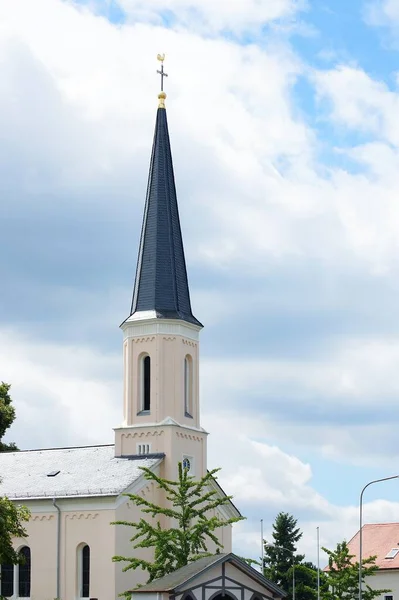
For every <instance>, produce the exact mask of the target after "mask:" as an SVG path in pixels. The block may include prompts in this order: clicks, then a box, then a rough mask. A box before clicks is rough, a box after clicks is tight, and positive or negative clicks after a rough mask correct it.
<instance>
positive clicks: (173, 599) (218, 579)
mask: <svg viewBox="0 0 399 600" xmlns="http://www.w3.org/2000/svg"><path fill="white" fill-rule="evenodd" d="M284 597H285V593H284V592H283V590H281V589H280V588H279V587H278V586H277V585H275V584H274V583H272V582H271V581H269V580H268V579H266V578H265V577H263V575H261V574H260V573H258V572H257V571H255V569H253V568H252V567H250V566H249V565H248V564H247V563H246V562H245V561H243V560H242V559H240V558H239V557H238V556H235V555H234V554H216V555H214V556H206V557H204V558H201V559H199V560H198V561H196V562H193V563H190V564H188V565H187V566H185V567H182V568H181V569H178V570H177V571H175V572H174V573H171V574H169V575H166V576H165V577H161V578H160V579H157V580H155V581H152V582H151V583H148V584H147V585H144V586H142V587H140V588H139V589H137V590H133V591H132V596H131V600H222V598H223V599H224V600H272V599H276V600H277V599H278V600H280V599H282V598H284Z"/></svg>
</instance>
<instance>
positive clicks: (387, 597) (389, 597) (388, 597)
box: [384, 596, 393, 600]
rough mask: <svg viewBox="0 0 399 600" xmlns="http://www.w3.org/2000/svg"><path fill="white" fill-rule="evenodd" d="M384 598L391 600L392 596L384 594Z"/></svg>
mask: <svg viewBox="0 0 399 600" xmlns="http://www.w3.org/2000/svg"><path fill="white" fill-rule="evenodd" d="M384 599H385V600H393V596H384Z"/></svg>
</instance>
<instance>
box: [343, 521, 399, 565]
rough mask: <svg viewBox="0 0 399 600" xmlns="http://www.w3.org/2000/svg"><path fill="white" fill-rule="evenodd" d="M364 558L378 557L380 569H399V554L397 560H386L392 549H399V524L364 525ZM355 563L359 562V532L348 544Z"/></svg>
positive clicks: (377, 563)
mask: <svg viewBox="0 0 399 600" xmlns="http://www.w3.org/2000/svg"><path fill="white" fill-rule="evenodd" d="M362 530H363V536H362V537H363V550H362V558H363V559H364V558H368V557H369V556H375V555H376V556H377V559H376V561H375V564H376V565H377V566H378V568H379V569H399V552H398V554H397V555H396V556H395V558H385V557H386V555H387V554H388V552H390V551H391V550H392V548H399V523H375V524H369V525H363V527H362ZM348 547H349V553H350V554H354V558H353V559H352V560H353V561H358V560H359V532H357V534H356V535H355V536H354V537H353V538H352V539H351V540H350V542H349V543H348Z"/></svg>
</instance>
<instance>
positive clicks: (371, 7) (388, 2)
mask: <svg viewBox="0 0 399 600" xmlns="http://www.w3.org/2000/svg"><path fill="white" fill-rule="evenodd" d="M365 17H366V22H367V23H369V24H370V25H375V26H381V25H388V26H390V27H395V25H397V24H398V23H399V3H398V0H373V1H371V2H368V3H367V4H366V9H365Z"/></svg>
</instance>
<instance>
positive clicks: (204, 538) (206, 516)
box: [113, 463, 243, 581]
mask: <svg viewBox="0 0 399 600" xmlns="http://www.w3.org/2000/svg"><path fill="white" fill-rule="evenodd" d="M142 471H143V472H144V476H145V478H146V479H147V480H148V481H152V482H154V483H155V484H156V485H157V486H158V488H159V489H161V490H163V492H164V494H165V497H166V500H167V503H166V504H165V507H163V506H159V505H158V504H153V503H152V502H150V501H149V500H146V499H145V498H143V497H141V496H138V495H136V494H126V496H128V497H129V498H130V500H131V501H132V502H134V504H136V505H137V506H140V507H141V510H142V512H143V513H145V514H146V515H150V516H151V517H152V519H153V522H151V520H150V519H148V520H146V519H145V518H143V517H142V518H141V519H140V520H139V521H138V522H137V523H132V522H129V521H116V522H115V523H114V525H124V526H128V527H132V528H133V529H134V530H135V532H134V535H133V537H132V538H131V542H132V544H133V549H134V550H136V549H139V548H152V549H153V551H154V558H153V560H152V561H149V560H144V559H142V558H137V557H134V556H133V557H125V556H114V557H113V560H114V561H115V562H126V563H127V564H126V566H125V567H124V568H123V571H128V570H129V569H137V568H138V567H140V568H141V569H143V570H146V571H148V573H149V579H148V581H152V580H153V579H158V578H159V577H163V576H164V575H166V574H168V573H171V572H173V571H175V570H176V569H179V568H180V567H183V566H185V565H187V564H188V563H190V562H193V561H195V560H198V559H199V558H202V557H204V556H207V555H208V556H209V555H210V553H209V552H208V546H207V544H208V543H209V542H210V541H211V542H213V543H214V544H215V546H216V547H217V549H218V550H220V549H222V548H223V546H222V544H221V543H220V541H219V540H218V538H217V536H216V534H215V531H216V530H217V529H219V528H220V527H224V526H225V525H229V524H231V523H235V522H237V521H240V520H241V519H242V518H243V517H231V518H229V519H223V518H221V517H220V516H219V515H218V511H217V509H218V508H219V507H221V506H225V505H226V504H228V503H229V501H230V499H231V496H222V497H220V496H219V495H218V494H217V492H216V490H215V489H212V487H211V484H212V482H213V481H214V480H215V474H216V473H217V472H218V471H219V469H213V470H212V471H209V472H208V473H207V474H206V475H205V476H204V477H202V478H201V479H200V480H198V481H196V480H195V479H194V478H193V477H191V476H190V475H189V474H188V469H185V468H183V466H182V464H181V463H179V465H178V474H179V477H178V480H177V481H169V480H166V479H162V478H161V477H158V475H156V474H155V473H154V472H153V471H151V470H150V469H147V468H145V467H143V468H142ZM163 517H168V519H170V521H169V523H170V525H169V526H168V527H164V526H163V525H161V522H163V520H164V519H163ZM153 523H154V524H153Z"/></svg>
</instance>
